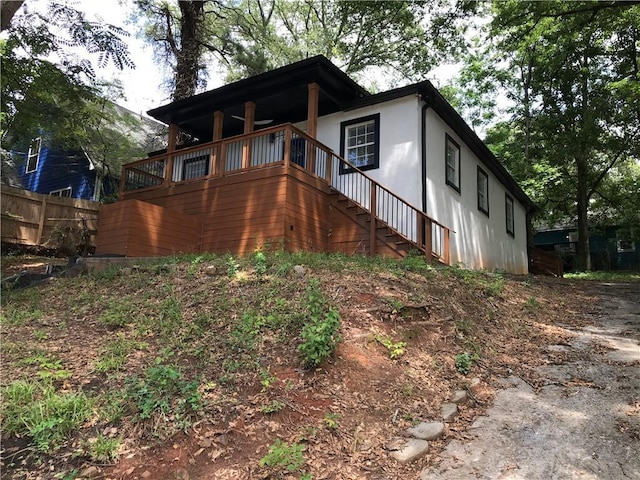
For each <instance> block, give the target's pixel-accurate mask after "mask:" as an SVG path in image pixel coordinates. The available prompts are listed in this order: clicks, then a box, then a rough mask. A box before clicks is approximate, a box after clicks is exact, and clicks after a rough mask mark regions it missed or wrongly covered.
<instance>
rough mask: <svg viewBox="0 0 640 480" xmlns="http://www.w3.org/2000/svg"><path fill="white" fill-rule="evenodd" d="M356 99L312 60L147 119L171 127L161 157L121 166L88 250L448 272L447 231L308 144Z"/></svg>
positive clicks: (332, 71) (331, 71)
mask: <svg viewBox="0 0 640 480" xmlns="http://www.w3.org/2000/svg"><path fill="white" fill-rule="evenodd" d="M365 95H368V93H367V92H366V91H364V90H363V89H362V88H361V87H360V86H358V85H357V84H355V82H353V81H352V80H351V79H349V78H348V77H347V76H346V75H345V74H344V73H343V72H341V71H340V70H338V69H337V68H336V67H335V66H334V65H332V64H331V63H330V62H328V61H326V59H323V57H319V58H318V57H314V58H313V59H309V60H308V61H303V62H298V64H294V65H293V66H290V67H285V68H283V69H280V70H278V71H275V72H268V73H266V74H263V75H260V76H257V77H253V78H250V79H246V80H243V81H240V82H237V83H235V84H231V85H227V86H225V87H222V88H220V89H217V90H213V91H211V92H206V93H203V94H201V95H197V96H195V97H192V98H189V99H185V100H181V101H178V102H174V103H172V104H169V105H167V106H164V107H160V108H158V109H155V110H152V111H150V112H149V113H150V114H151V115H153V116H155V117H156V118H158V119H159V120H163V121H165V122H166V123H168V124H169V128H168V130H169V135H168V144H167V149H166V150H163V151H160V152H155V153H154V154H151V155H150V156H149V158H146V159H143V160H139V161H136V162H133V163H130V164H127V165H124V167H123V171H122V181H121V190H120V202H118V203H116V204H113V205H107V206H105V207H104V208H103V211H102V212H101V225H100V226H99V233H98V241H97V252H98V253H115V254H122V255H128V256H134V255H161V254H171V253H177V252H180V251H183V252H198V251H212V252H217V253H225V252H232V253H240V254H242V253H248V252H250V251H252V250H255V249H256V248H261V247H263V246H264V245H265V244H269V245H278V246H280V247H282V248H285V249H287V250H300V249H302V250H316V251H342V252H345V253H349V254H353V253H364V254H369V255H373V254H382V255H389V256H397V257H402V256H404V255H406V254H407V252H408V251H410V250H418V251H421V252H423V253H424V254H425V255H427V256H428V257H429V258H434V259H436V260H438V261H440V262H442V263H446V264H448V263H449V238H450V232H449V229H448V228H447V227H446V226H444V225H441V224H439V223H437V222H435V221H434V220H433V219H431V218H429V217H428V216H426V215H425V214H424V213H423V212H421V211H420V210H418V209H416V208H415V207H413V206H412V205H411V204H410V203H408V202H406V201H405V200H403V199H402V198H401V197H400V196H398V195H396V194H395V193H394V192H391V191H389V190H388V189H386V188H385V187H384V186H382V185H380V184H379V183H377V182H376V181H374V180H373V179H372V178H370V177H369V176H367V175H366V174H365V173H363V172H362V171H360V170H359V169H358V168H356V167H354V166H352V165H351V164H349V163H348V162H347V161H345V160H344V159H343V158H341V157H340V156H338V155H336V154H335V153H334V152H333V151H331V150H330V149H329V148H328V147H326V146H325V145H323V144H321V143H320V142H318V141H317V140H316V130H317V119H318V116H319V115H323V114H329V113H333V112H336V111H339V110H340V108H341V105H342V104H343V103H345V102H347V101H349V100H353V98H354V97H356V98H358V97H360V96H365ZM276 122H280V124H279V125H274V126H272V125H273V124H275V123H276ZM294 124H295V125H294ZM303 129H304V130H303ZM305 130H306V131H305ZM180 142H181V143H180ZM134 202H144V203H135V205H134ZM146 204H148V205H150V207H149V208H148V211H149V215H148V217H149V221H145V219H144V217H145V215H144V212H145V208H144V207H145V205H146ZM158 208H159V209H160V210H158ZM152 211H153V214H152V213H151V212H152ZM133 212H136V213H135V215H134V213H133ZM134 217H135V218H134ZM163 217H166V218H167V219H171V221H169V220H166V221H164V220H162V218H163ZM171 225H173V226H174V227H171ZM181 225H184V226H187V225H188V228H181ZM198 229H199V231H200V234H199V235H196V233H195V232H196V231H197V230H198ZM187 232H188V233H187ZM134 251H135V253H134Z"/></svg>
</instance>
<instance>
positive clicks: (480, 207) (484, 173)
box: [476, 165, 489, 217]
mask: <svg viewBox="0 0 640 480" xmlns="http://www.w3.org/2000/svg"><path fill="white" fill-rule="evenodd" d="M481 176H482V177H484V178H485V180H486V181H485V185H486V188H485V192H484V195H485V198H486V201H487V209H486V210H485V209H484V208H482V205H480V188H479V187H478V210H480V211H481V212H482V213H484V214H485V215H486V216H487V217H488V216H489V175H488V174H487V172H485V171H484V170H483V169H482V168H481V167H480V165H478V176H477V180H476V183H477V184H480V177H481Z"/></svg>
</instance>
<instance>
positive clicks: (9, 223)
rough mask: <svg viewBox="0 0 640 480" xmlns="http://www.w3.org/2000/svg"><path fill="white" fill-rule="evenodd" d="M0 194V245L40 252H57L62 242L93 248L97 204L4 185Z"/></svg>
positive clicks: (98, 208) (0, 189) (96, 221)
mask: <svg viewBox="0 0 640 480" xmlns="http://www.w3.org/2000/svg"><path fill="white" fill-rule="evenodd" d="M0 193H1V203H0V209H1V212H2V225H1V228H2V242H3V243H9V244H14V245H22V246H29V247H43V248H58V247H60V246H61V243H65V242H66V243H68V242H72V243H75V244H76V245H75V246H78V245H80V244H83V246H94V245H95V237H96V233H97V226H98V212H99V210H100V203H98V202H91V201H89V200H78V199H75V198H63V197H55V196H51V195H40V194H39V193H34V192H29V191H27V190H22V189H19V188H13V187H9V186H6V185H1V186H0ZM66 246H67V247H68V245H66Z"/></svg>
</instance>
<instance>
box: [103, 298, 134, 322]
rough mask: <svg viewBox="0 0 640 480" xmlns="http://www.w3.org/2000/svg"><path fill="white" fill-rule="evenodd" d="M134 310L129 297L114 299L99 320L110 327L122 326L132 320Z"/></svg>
mask: <svg viewBox="0 0 640 480" xmlns="http://www.w3.org/2000/svg"><path fill="white" fill-rule="evenodd" d="M133 311H134V307H133V305H132V303H131V299H129V298H128V297H123V298H116V299H112V300H109V305H108V307H107V308H106V309H105V310H104V311H103V312H102V314H100V316H99V317H98V322H100V323H101V324H102V325H104V326H105V327H108V328H113V329H116V328H122V327H124V326H125V325H128V324H129V323H131V322H132V320H133V317H134V315H133Z"/></svg>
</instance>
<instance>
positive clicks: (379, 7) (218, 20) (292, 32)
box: [137, 0, 463, 98]
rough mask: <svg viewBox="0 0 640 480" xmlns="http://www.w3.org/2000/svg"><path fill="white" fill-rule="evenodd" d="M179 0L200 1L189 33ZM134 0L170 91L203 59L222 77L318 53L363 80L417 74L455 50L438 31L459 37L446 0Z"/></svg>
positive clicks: (456, 46) (201, 68)
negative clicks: (376, 74) (218, 67)
mask: <svg viewBox="0 0 640 480" xmlns="http://www.w3.org/2000/svg"><path fill="white" fill-rule="evenodd" d="M185 3H188V4H191V3H193V4H202V9H201V10H198V12H200V13H201V14H198V15H197V16H193V18H195V19H197V22H199V23H198V27H197V28H195V29H194V30H193V31H195V35H191V36H189V37H188V36H186V31H183V25H184V24H185V22H184V18H185V15H186V14H187V13H188V12H186V11H185V10H184V6H183V4H185ZM137 5H138V7H139V12H140V18H139V20H141V23H143V29H144V31H145V35H146V37H147V38H148V39H149V40H150V41H152V43H153V44H154V45H155V46H156V47H157V50H156V51H157V52H158V53H159V54H161V55H162V56H163V58H164V59H165V61H168V62H169V63H170V65H171V67H172V82H171V88H172V91H173V92H174V94H173V95H172V97H173V98H176V95H175V92H176V91H177V90H176V87H177V86H178V84H179V79H180V78H182V77H183V76H185V77H189V78H191V79H192V80H191V85H192V86H194V88H196V89H197V88H199V87H200V86H201V83H199V81H201V80H202V79H204V78H205V75H206V73H207V71H206V69H205V68H204V66H205V65H208V64H212V63H220V64H222V65H223V66H224V70H225V72H226V75H225V77H226V80H237V79H239V78H244V77H247V76H252V75H256V74H259V73H262V72H265V71H268V70H271V69H274V68H277V67H280V66H283V65H286V64H289V63H292V62H295V61H298V60H301V59H304V58H306V57H309V56H313V55H317V54H323V55H325V56H326V57H328V58H329V59H330V60H332V61H333V62H334V63H336V64H337V65H338V66H339V67H340V68H342V69H343V70H344V71H346V72H347V73H349V74H350V75H353V76H356V78H357V77H358V76H360V80H362V81H363V83H370V84H373V83H375V82H373V81H371V78H370V77H371V75H370V68H371V67H377V68H379V69H383V70H386V73H387V74H388V75H392V76H395V77H397V78H403V79H406V78H409V79H411V78H418V77H419V78H423V77H424V74H426V72H428V71H429V69H430V68H431V67H432V66H433V65H435V64H436V63H437V61H438V60H440V59H442V58H447V57H448V55H453V54H456V53H457V51H458V50H459V48H460V45H461V43H460V42H458V41H443V39H448V40H450V39H451V38H454V37H455V38H456V39H457V40H459V39H460V38H461V30H462V28H463V25H462V23H461V22H460V19H459V18H458V17H456V16H450V17H446V15H445V13H447V14H448V11H446V10H445V7H447V8H448V7H449V2H447V1H446V0H437V1H436V2H431V4H430V5H429V6H430V7H431V8H432V9H435V10H436V11H440V12H441V14H439V15H435V14H431V15H430V13H429V12H428V11H427V5H426V4H424V3H423V2H419V1H415V0H411V1H376V2H372V1H346V0H343V1H332V0H300V1H296V2H291V1H286V0H262V1H259V0H240V1H230V0H216V1H213V0H205V1H204V2H182V1H176V0H173V1H171V0H137ZM445 17H446V18H447V19H446V20H444V18H445ZM192 43H195V44H196V45H192V46H191V47H189V48H191V50H190V51H191V52H193V54H192V55H190V58H191V60H190V62H191V65H196V66H197V71H198V72H199V77H198V81H193V77H192V76H191V74H190V73H189V72H187V70H186V68H185V67H186V65H182V64H179V60H180V58H182V56H183V53H184V51H186V49H187V47H188V45H187V44H192ZM173 45H175V46H177V47H178V48H173V47H172V46H173ZM196 56H197V60H194V58H196ZM209 72H210V70H209Z"/></svg>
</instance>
